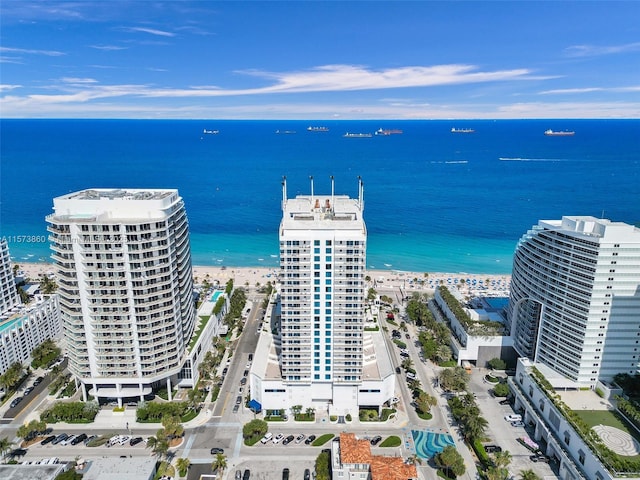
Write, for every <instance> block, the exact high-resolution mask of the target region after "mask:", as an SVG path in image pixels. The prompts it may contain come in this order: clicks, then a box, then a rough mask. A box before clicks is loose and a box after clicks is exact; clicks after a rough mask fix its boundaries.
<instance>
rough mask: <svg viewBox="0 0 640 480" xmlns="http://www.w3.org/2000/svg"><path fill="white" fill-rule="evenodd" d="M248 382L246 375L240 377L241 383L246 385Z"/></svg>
mask: <svg viewBox="0 0 640 480" xmlns="http://www.w3.org/2000/svg"><path fill="white" fill-rule="evenodd" d="M246 384H247V378H246V377H242V378H241V379H240V385H246Z"/></svg>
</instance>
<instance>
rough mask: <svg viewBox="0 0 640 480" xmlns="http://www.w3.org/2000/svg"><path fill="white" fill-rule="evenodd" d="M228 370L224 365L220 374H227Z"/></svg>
mask: <svg viewBox="0 0 640 480" xmlns="http://www.w3.org/2000/svg"><path fill="white" fill-rule="evenodd" d="M228 371H229V369H228V368H227V367H224V368H223V369H222V376H223V377H224V376H225V375H226V374H227V372H228Z"/></svg>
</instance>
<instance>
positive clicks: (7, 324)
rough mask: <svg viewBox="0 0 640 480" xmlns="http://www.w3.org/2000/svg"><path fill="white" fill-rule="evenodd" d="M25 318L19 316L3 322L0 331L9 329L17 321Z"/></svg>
mask: <svg viewBox="0 0 640 480" xmlns="http://www.w3.org/2000/svg"><path fill="white" fill-rule="evenodd" d="M23 320H24V317H18V318H14V319H13V320H9V321H8V322H5V323H3V324H1V325H0V333H2V332H4V331H5V330H8V329H9V328H12V327H13V326H14V325H15V324H16V323H18V322H22V321H23Z"/></svg>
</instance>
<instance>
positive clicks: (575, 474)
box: [509, 357, 640, 480]
mask: <svg viewBox="0 0 640 480" xmlns="http://www.w3.org/2000/svg"><path fill="white" fill-rule="evenodd" d="M536 379H537V380H536ZM541 379H542V382H541V381H540V380H541ZM545 382H546V384H547V385H549V386H550V387H551V389H552V391H549V392H545V389H544V388H542V387H541V385H542V384H543V383H545ZM509 386H510V387H511V391H512V392H513V394H514V396H515V404H514V409H515V411H516V412H517V413H520V414H521V415H522V418H523V422H524V423H525V424H527V425H531V426H533V428H534V434H533V440H534V441H535V442H536V443H537V444H538V445H539V447H540V449H541V450H542V452H543V453H544V454H545V455H547V456H549V457H551V458H552V461H557V462H558V463H559V478H561V479H562V480H575V479H588V480H614V479H616V478H625V479H635V480H638V479H639V478H640V475H638V472H626V473H623V472H617V473H616V472H613V471H612V469H608V468H607V467H606V466H605V465H604V464H603V463H602V462H601V461H600V459H599V458H598V455H597V453H596V452H594V449H593V448H592V447H590V446H589V445H588V444H587V442H586V441H585V440H584V439H583V437H582V436H581V435H580V434H579V433H578V432H577V431H576V429H575V428H574V427H573V426H572V425H571V423H570V422H569V420H567V418H566V416H565V415H564V414H563V413H562V411H561V410H560V409H559V408H558V407H557V406H556V404H554V402H553V401H552V399H551V398H550V395H553V396H555V397H557V398H560V395H558V392H561V391H562V390H573V391H574V393H576V394H580V393H582V394H585V395H594V393H593V392H591V391H582V392H581V391H580V390H579V389H580V385H579V384H578V383H577V382H575V381H572V380H570V379H567V378H566V377H562V376H561V375H559V374H558V373H557V372H554V371H553V370H552V369H551V368H549V367H547V366H546V365H544V364H536V363H533V362H531V361H530V360H529V359H528V358H526V357H522V358H520V359H518V363H517V369H516V375H515V377H509ZM547 393H548V394H549V395H548V394H547ZM583 408H584V407H583ZM621 438H622V437H620V438H616V439H615V440H614V441H615V442H619V441H620V439H621ZM631 458H633V457H631Z"/></svg>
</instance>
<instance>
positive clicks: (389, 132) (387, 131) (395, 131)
mask: <svg viewBox="0 0 640 480" xmlns="http://www.w3.org/2000/svg"><path fill="white" fill-rule="evenodd" d="M401 134H402V130H398V129H384V128H379V129H378V130H376V135H381V136H383V137H388V136H389V135H401Z"/></svg>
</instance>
